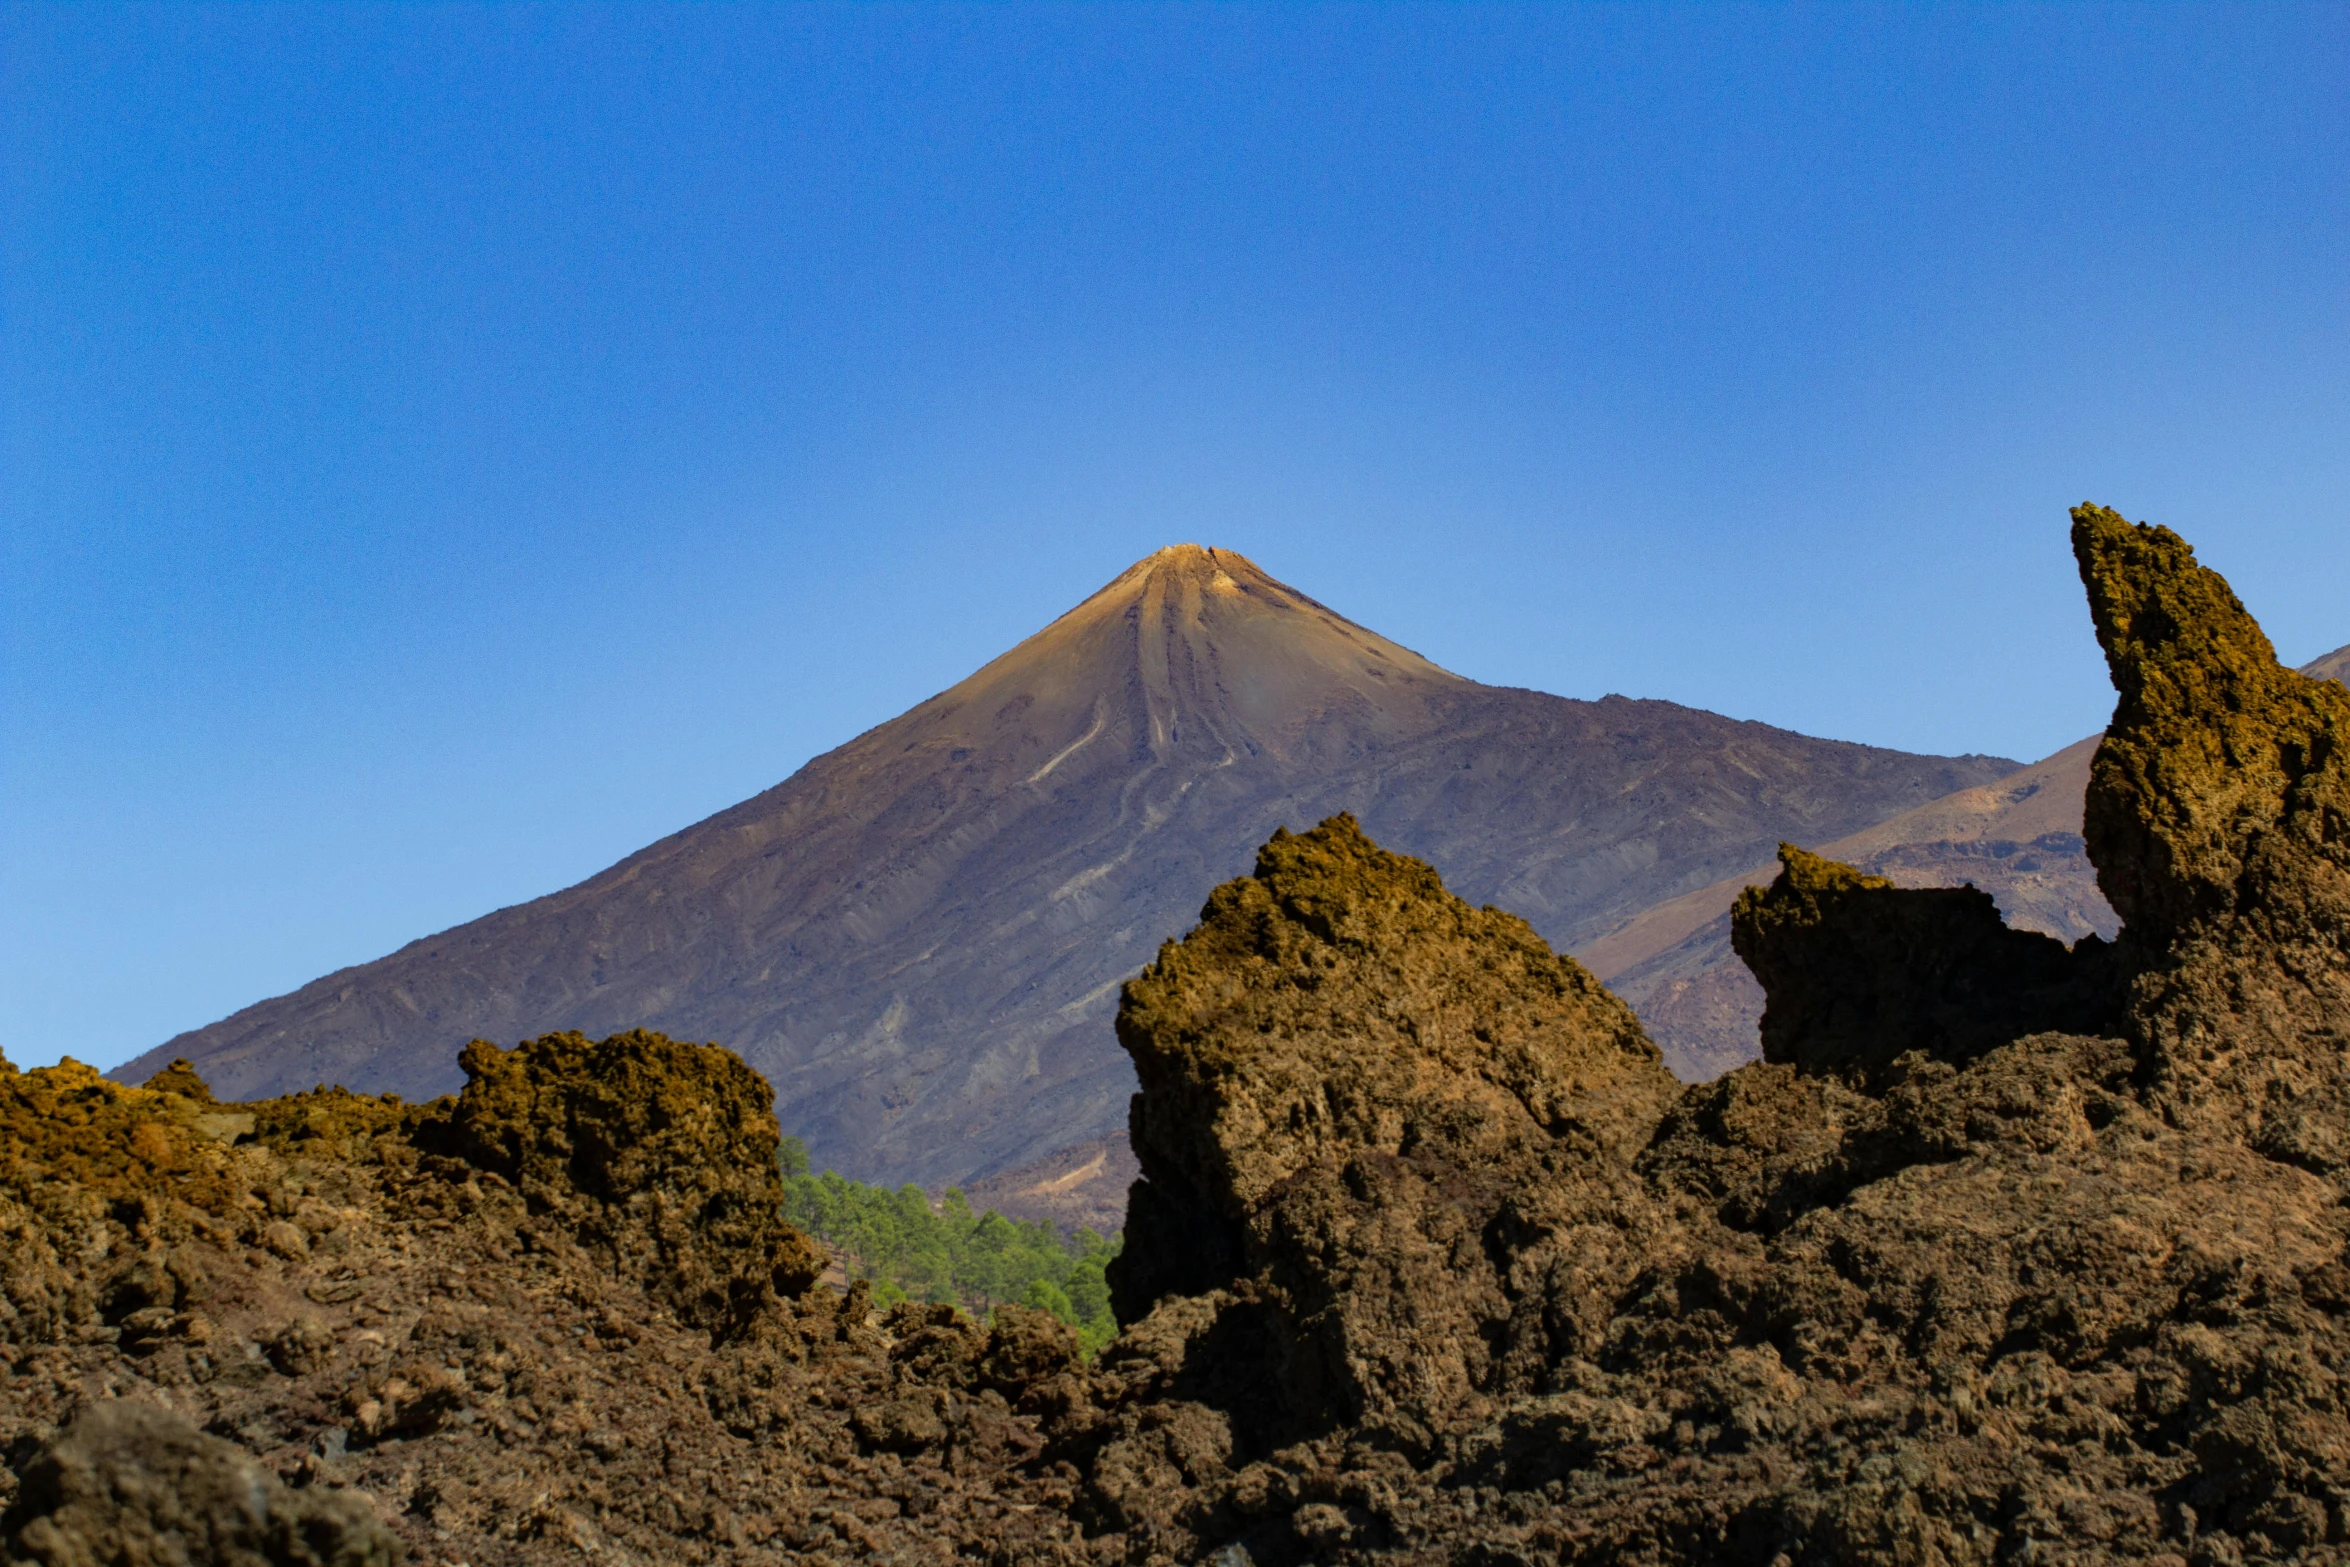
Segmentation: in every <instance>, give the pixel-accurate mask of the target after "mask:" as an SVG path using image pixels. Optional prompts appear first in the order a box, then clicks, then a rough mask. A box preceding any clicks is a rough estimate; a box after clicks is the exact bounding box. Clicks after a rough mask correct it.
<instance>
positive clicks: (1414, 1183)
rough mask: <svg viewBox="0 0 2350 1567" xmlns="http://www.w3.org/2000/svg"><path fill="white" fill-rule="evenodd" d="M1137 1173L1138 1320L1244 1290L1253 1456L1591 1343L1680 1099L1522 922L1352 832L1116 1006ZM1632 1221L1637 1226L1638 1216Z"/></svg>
mask: <svg viewBox="0 0 2350 1567" xmlns="http://www.w3.org/2000/svg"><path fill="white" fill-rule="evenodd" d="M1118 1028H1119V1037H1120V1038H1121V1039H1122V1040H1123V1041H1124V1042H1125V1044H1126V1046H1127V1048H1128V1050H1129V1051H1131V1052H1132V1053H1133V1055H1134V1058H1135V1067H1136V1071H1137V1073H1138V1075H1139V1076H1140V1077H1141V1079H1142V1082H1143V1085H1144V1087H1143V1091H1142V1093H1141V1094H1140V1095H1139V1096H1138V1097H1137V1099H1136V1101H1135V1114H1134V1146H1135V1150H1136V1154H1137V1156H1138V1158H1139V1159H1140V1160H1141V1163H1142V1170H1143V1178H1142V1180H1141V1181H1139V1182H1138V1183H1137V1184H1136V1186H1135V1190H1134V1195H1133V1198H1132V1199H1131V1202H1130V1205H1129V1209H1128V1218H1127V1226H1128V1227H1127V1249H1126V1251H1125V1253H1124V1255H1123V1256H1122V1257H1121V1258H1120V1259H1119V1261H1118V1262H1117V1263H1116V1264H1114V1265H1113V1269H1114V1271H1113V1274H1112V1280H1111V1283H1112V1291H1113V1297H1114V1300H1115V1303H1116V1305H1117V1308H1118V1312H1119V1315H1120V1318H1121V1320H1128V1321H1131V1320H1136V1319H1139V1318H1141V1317H1142V1316H1144V1315H1145V1314H1146V1313H1147V1312H1148V1311H1149V1310H1150V1308H1151V1307H1152V1306H1153V1305H1154V1304H1156V1303H1157V1302H1158V1301H1159V1300H1161V1299H1163V1298H1165V1297H1167V1296H1169V1295H1193V1296H1196V1295H1205V1294H1208V1293H1210V1292H1225V1293H1227V1294H1228V1295H1229V1297H1230V1301H1231V1304H1230V1305H1229V1306H1227V1307H1226V1308H1225V1309H1223V1310H1222V1311H1221V1312H1220V1314H1219V1316H1218V1321H1217V1325H1216V1326H1215V1327H1214V1328H1212V1329H1210V1330H1208V1331H1210V1332H1212V1333H1220V1334H1222V1335H1223V1337H1224V1339H1225V1340H1226V1341H1227V1342H1226V1344H1225V1346H1224V1347H1222V1348H1219V1349H1218V1350H1217V1351H1216V1354H1217V1356H1218V1358H1219V1359H1221V1360H1226V1361H1234V1360H1239V1359H1248V1360H1251V1361H1254V1362H1255V1367H1254V1369H1253V1370H1252V1373H1251V1380H1252V1381H1253V1382H1254V1384H1255V1385H1254V1386H1253V1388H1252V1396H1251V1398H1250V1401H1249V1403H1248V1404H1247V1406H1246V1407H1245V1408H1244V1409H1242V1410H1241V1411H1239V1412H1238V1413H1239V1414H1240V1417H1241V1425H1242V1429H1241V1431H1240V1432H1239V1433H1238V1434H1239V1436H1240V1437H1241V1439H1242V1440H1243V1441H1244V1442H1246V1443H1251V1444H1254V1445H1257V1446H1259V1447H1261V1446H1262V1445H1263V1444H1264V1443H1265V1442H1267V1441H1271V1440H1274V1439H1275V1438H1276V1437H1277V1436H1278V1435H1280V1434H1285V1433H1302V1432H1310V1431H1312V1430H1314V1429H1316V1428H1320V1427H1327V1426H1328V1425H1330V1424H1331V1423H1332V1422H1334V1421H1361V1420H1363V1419H1365V1418H1368V1417H1378V1418H1381V1419H1385V1420H1388V1421H1390V1422H1392V1423H1395V1424H1397V1425H1398V1426H1399V1428H1403V1427H1410V1428H1418V1427H1420V1426H1424V1425H1425V1423H1426V1422H1427V1421H1429V1420H1431V1419H1435V1418H1438V1417H1440V1416H1441V1415H1442V1414H1443V1413H1444V1412H1445V1411H1448V1410H1451V1409H1454V1408H1456V1407H1457V1406H1458V1405H1460V1404H1461V1402H1462V1401H1463V1400H1464V1399H1468V1398H1470V1397H1472V1396H1473V1395H1475V1394H1477V1393H1478V1392H1479V1391H1480V1390H1492V1389H1496V1388H1500V1387H1506V1386H1508V1385H1509V1384H1510V1383H1511V1382H1512V1381H1513V1380H1520V1379H1522V1378H1523V1377H1524V1375H1525V1374H1526V1370H1527V1368H1528V1367H1531V1366H1539V1365H1540V1364H1542V1363H1544V1362H1546V1361H1548V1360H1550V1359H1553V1358H1555V1357H1556V1356H1557V1355H1558V1354H1560V1353H1562V1352H1565V1351H1567V1350H1569V1349H1572V1348H1574V1347H1576V1346H1577V1345H1578V1344H1579V1343H1580V1340H1581V1339H1582V1338H1583V1337H1585V1336H1588V1335H1589V1334H1590V1333H1591V1332H1592V1331H1593V1325H1591V1324H1588V1323H1585V1322H1583V1321H1582V1320H1581V1317H1582V1307H1583V1305H1584V1303H1585V1302H1586V1301H1587V1300H1588V1299H1589V1298H1590V1295H1591V1290H1590V1279H1591V1277H1592V1276H1594V1275H1605V1274H1611V1273H1616V1274H1620V1273H1622V1272H1624V1271H1626V1270H1627V1268H1628V1267H1630V1266H1633V1265H1635V1264H1633V1263H1632V1262H1630V1261H1629V1258H1630V1257H1631V1256H1632V1255H1634V1254H1635V1253H1636V1250H1637V1224H1636V1222H1627V1220H1626V1218H1625V1216H1624V1213H1625V1211H1636V1210H1637V1208H1638V1203H1637V1201H1636V1199H1635V1197H1634V1195H1633V1194H1632V1193H1631V1192H1629V1191H1628V1190H1623V1189H1619V1188H1621V1187H1622V1186H1623V1185H1624V1184H1625V1183H1624V1182H1623V1181H1622V1179H1621V1178H1622V1177H1623V1176H1625V1175H1627V1174H1628V1172H1629V1170H1630V1166H1631V1160H1632V1157H1633V1155H1634V1154H1635V1153H1636V1152H1637V1151H1638V1150H1639V1148H1640V1147H1641V1146H1642V1145H1643V1144H1645V1143H1646V1141H1647V1140H1648V1136H1649V1133H1650V1131H1651V1130H1652V1129H1653V1128H1654V1126H1655V1124H1656V1122H1657V1119H1658V1117H1659V1116H1660V1115H1661V1114H1662V1113H1663V1110H1664V1107H1665V1105H1666V1103H1667V1102H1668V1101H1669V1100H1671V1099H1672V1098H1673V1096H1674V1095H1675V1093H1676V1092H1677V1085H1675V1083H1674V1082H1673V1079H1672V1077H1671V1074H1669V1073H1668V1072H1666V1071H1665V1069H1664V1066H1663V1064H1662V1062H1661V1061H1660V1059H1659V1058H1658V1055H1657V1052H1656V1047H1655V1046H1653V1045H1651V1044H1650V1043H1649V1042H1648V1041H1647V1039H1646V1038H1645V1037H1643V1036H1642V1034H1641V1032H1640V1026H1639V1024H1638V1022H1637V1021H1635V1020H1634V1018H1633V1016H1632V1013H1631V1010H1630V1009H1629V1008H1627V1007H1626V1006H1625V1005H1624V1004H1623V1003H1622V1002H1620V1001H1618V1000H1616V999H1615V998H1614V997H1613V996H1611V995H1609V994H1608V993H1607V992H1606V991H1605V990H1602V989H1601V988H1600V987H1599V985H1598V984H1597V983H1596V982H1595V981H1593V980H1592V978H1591V977H1590V976H1589V975H1588V974H1586V973H1584V972H1583V970H1582V969H1581V967H1580V966H1578V965H1577V964H1576V963H1575V962H1574V961H1573V960H1572V959H1570V958H1563V957H1560V956H1557V955H1556V954H1554V953H1552V952H1551V951H1550V949H1549V948H1548V947H1547V946H1545V945H1544V944H1543V942H1542V939H1541V938H1540V937H1539V936H1537V935H1535V934H1534V932H1533V930H1532V929H1531V928H1529V927H1528V926H1527V925H1526V923H1525V922H1524V921H1523V920H1520V919H1518V918H1517V917H1516V916H1514V915H1509V914H1504V913H1501V912H1500V911H1498V910H1494V909H1483V910H1479V909H1472V908H1470V907H1469V906H1468V905H1467V904H1465V903H1463V902H1462V901H1461V900H1459V899H1458V898H1455V897H1453V896H1452V895H1451V894H1449V893H1447V892H1446V891H1445V890H1444V888H1443V885H1442V884H1441V883H1440V882H1439V881H1438V879H1437V877H1436V873H1435V872H1434V871H1432V870H1430V869H1429V868H1428V867H1427V866H1426V865H1423V864H1421V863H1420V862H1418V861H1416V860H1410V859H1406V858H1404V857H1402V856H1399V855H1392V854H1388V853H1386V852H1385V851H1383V850H1381V849H1379V848H1378V847H1377V846H1376V845H1374V844H1372V843H1371V842H1370V841H1369V840H1368V839H1367V838H1365V837H1364V836H1363V834H1362V832H1361V829H1360V828H1359V827H1358V826H1357V825H1356V823H1355V822H1354V820H1353V819H1352V818H1350V817H1345V816H1340V817H1335V818H1333V819H1332V820H1330V821H1328V822H1325V823H1324V824H1323V825H1322V826H1320V827H1318V828H1316V829H1315V830H1314V831H1312V832H1310V833H1306V834H1303V835H1302V836H1291V835H1288V834H1277V835H1276V836H1275V837H1274V839H1273V840H1272V842H1270V843H1268V844H1267V845H1266V846H1265V848H1264V851H1263V853H1262V854H1261V855H1260V856H1259V857H1258V861H1257V867H1256V872H1255V874H1254V875H1253V876H1250V877H1247V878H1245V879H1242V880H1240V881H1235V882H1230V883H1227V884H1226V885H1225V886H1223V887H1220V888H1218V889H1217V891H1216V893H1215V895H1214V896H1213V897H1211V898H1210V899H1209V900H1208V906H1207V908H1206V909H1205V911H1203V913H1202V915H1201V921H1200V925H1199V928H1198V929H1197V930H1195V931H1193V932H1192V934H1191V935H1190V936H1189V937H1187V938H1186V939H1185V940H1183V941H1182V942H1180V943H1170V944H1169V945H1168V946H1167V948H1166V949H1165V950H1164V951H1163V952H1161V954H1160V956H1159V959H1158V961H1157V962H1156V963H1154V964H1152V965H1151V966H1150V967H1149V968H1148V969H1145V970H1144V971H1143V972H1142V974H1141V975H1140V976H1138V977H1137V978H1136V979H1135V980H1133V981H1132V982H1131V983H1130V984H1129V985H1128V986H1127V988H1126V998H1125V1004H1124V1005H1123V1007H1121V1009H1120V1011H1119V1021H1118ZM1619 1210H1622V1211H1619Z"/></svg>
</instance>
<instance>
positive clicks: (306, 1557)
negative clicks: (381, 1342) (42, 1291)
mask: <svg viewBox="0 0 2350 1567" xmlns="http://www.w3.org/2000/svg"><path fill="white" fill-rule="evenodd" d="M0 1553H4V1554H5V1556H6V1558H7V1560H8V1561H9V1562H11V1563H13V1564H18V1567H31V1564H35V1563H37V1564H39V1567H102V1564H104V1567H150V1564H152V1567H165V1564H168V1563H199V1562H200V1563H206V1564H217V1567H263V1564H268V1567H391V1564H393V1563H396V1562H399V1561H401V1560H403V1559H404V1558H405V1556H406V1554H407V1553H406V1551H405V1550H404V1549H403V1548H402V1546H401V1543H400V1541H399V1539H398V1537H397V1536H396V1535H394V1534H393V1533H392V1531H391V1530H389V1529H387V1528H385V1527H384V1525H383V1523H382V1521H381V1520H380V1519H378V1518H377V1517H376V1515H375V1512H374V1510H373V1509H372V1508H370V1507H369V1506H368V1505H367V1503H366V1502H365V1501H364V1500H363V1499H362V1498H360V1497H358V1496H355V1495H353V1494H351V1493H349V1492H347V1491H325V1490H307V1491H293V1490H288V1489H287V1488H286V1487H285V1486H284V1485H282V1484H280V1483H279V1481H278V1478H277V1476H275V1475H273V1474H271V1473H270V1472H269V1471H268V1470H266V1469H264V1468H262V1467H261V1465H259V1464H257V1463H255V1462H254V1461H253V1459H252V1457H251V1456H250V1455H248V1454H247V1453H245V1452H244V1451H243V1450H241V1449H240V1448H238V1447H236V1446H235V1445H233V1444H231V1443H228V1442H224V1441H222V1440H220V1439H219V1438H218V1437H212V1436H206V1435H205V1434H204V1433H202V1432H200V1431H198V1430H197V1429H196V1428H195V1427H193V1426H191V1425H189V1424H188V1423H187V1421H185V1420H183V1419H181V1418H180V1417H179V1416H177V1415H174V1414H172V1413H171V1412H170V1411H168V1410H165V1409H159V1408H157V1407H156V1406H154V1405H152V1404H145V1403H135V1402H131V1401H128V1400H124V1401H120V1402H109V1403H102V1404H97V1405H93V1406H92V1407H91V1408H90V1410H89V1411H88V1412H87V1413H85V1414H84V1415H82V1417H81V1418H80V1419H79V1420H77V1421H75V1422H74V1424H73V1427H72V1429H71V1430H69V1431H67V1432H66V1434H65V1435H64V1436H63V1437H62V1438H60V1439H59V1440H58V1441H57V1442H55V1443H53V1444H51V1445H50V1446H49V1447H48V1448H47V1449H45V1450H44V1451H43V1452H42V1453H40V1454H39V1455H38V1456H37V1457H35V1458H34V1459H33V1461H32V1462H31V1463H30V1464H29V1465H28V1466H27V1467H26V1469H25V1472H24V1481H23V1487H22V1489H21V1490H20V1491H19V1492H18V1495H17V1499H16V1504H15V1506H13V1507H11V1508H10V1509H9V1511H8V1514H7V1517H6V1518H5V1519H0Z"/></svg>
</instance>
